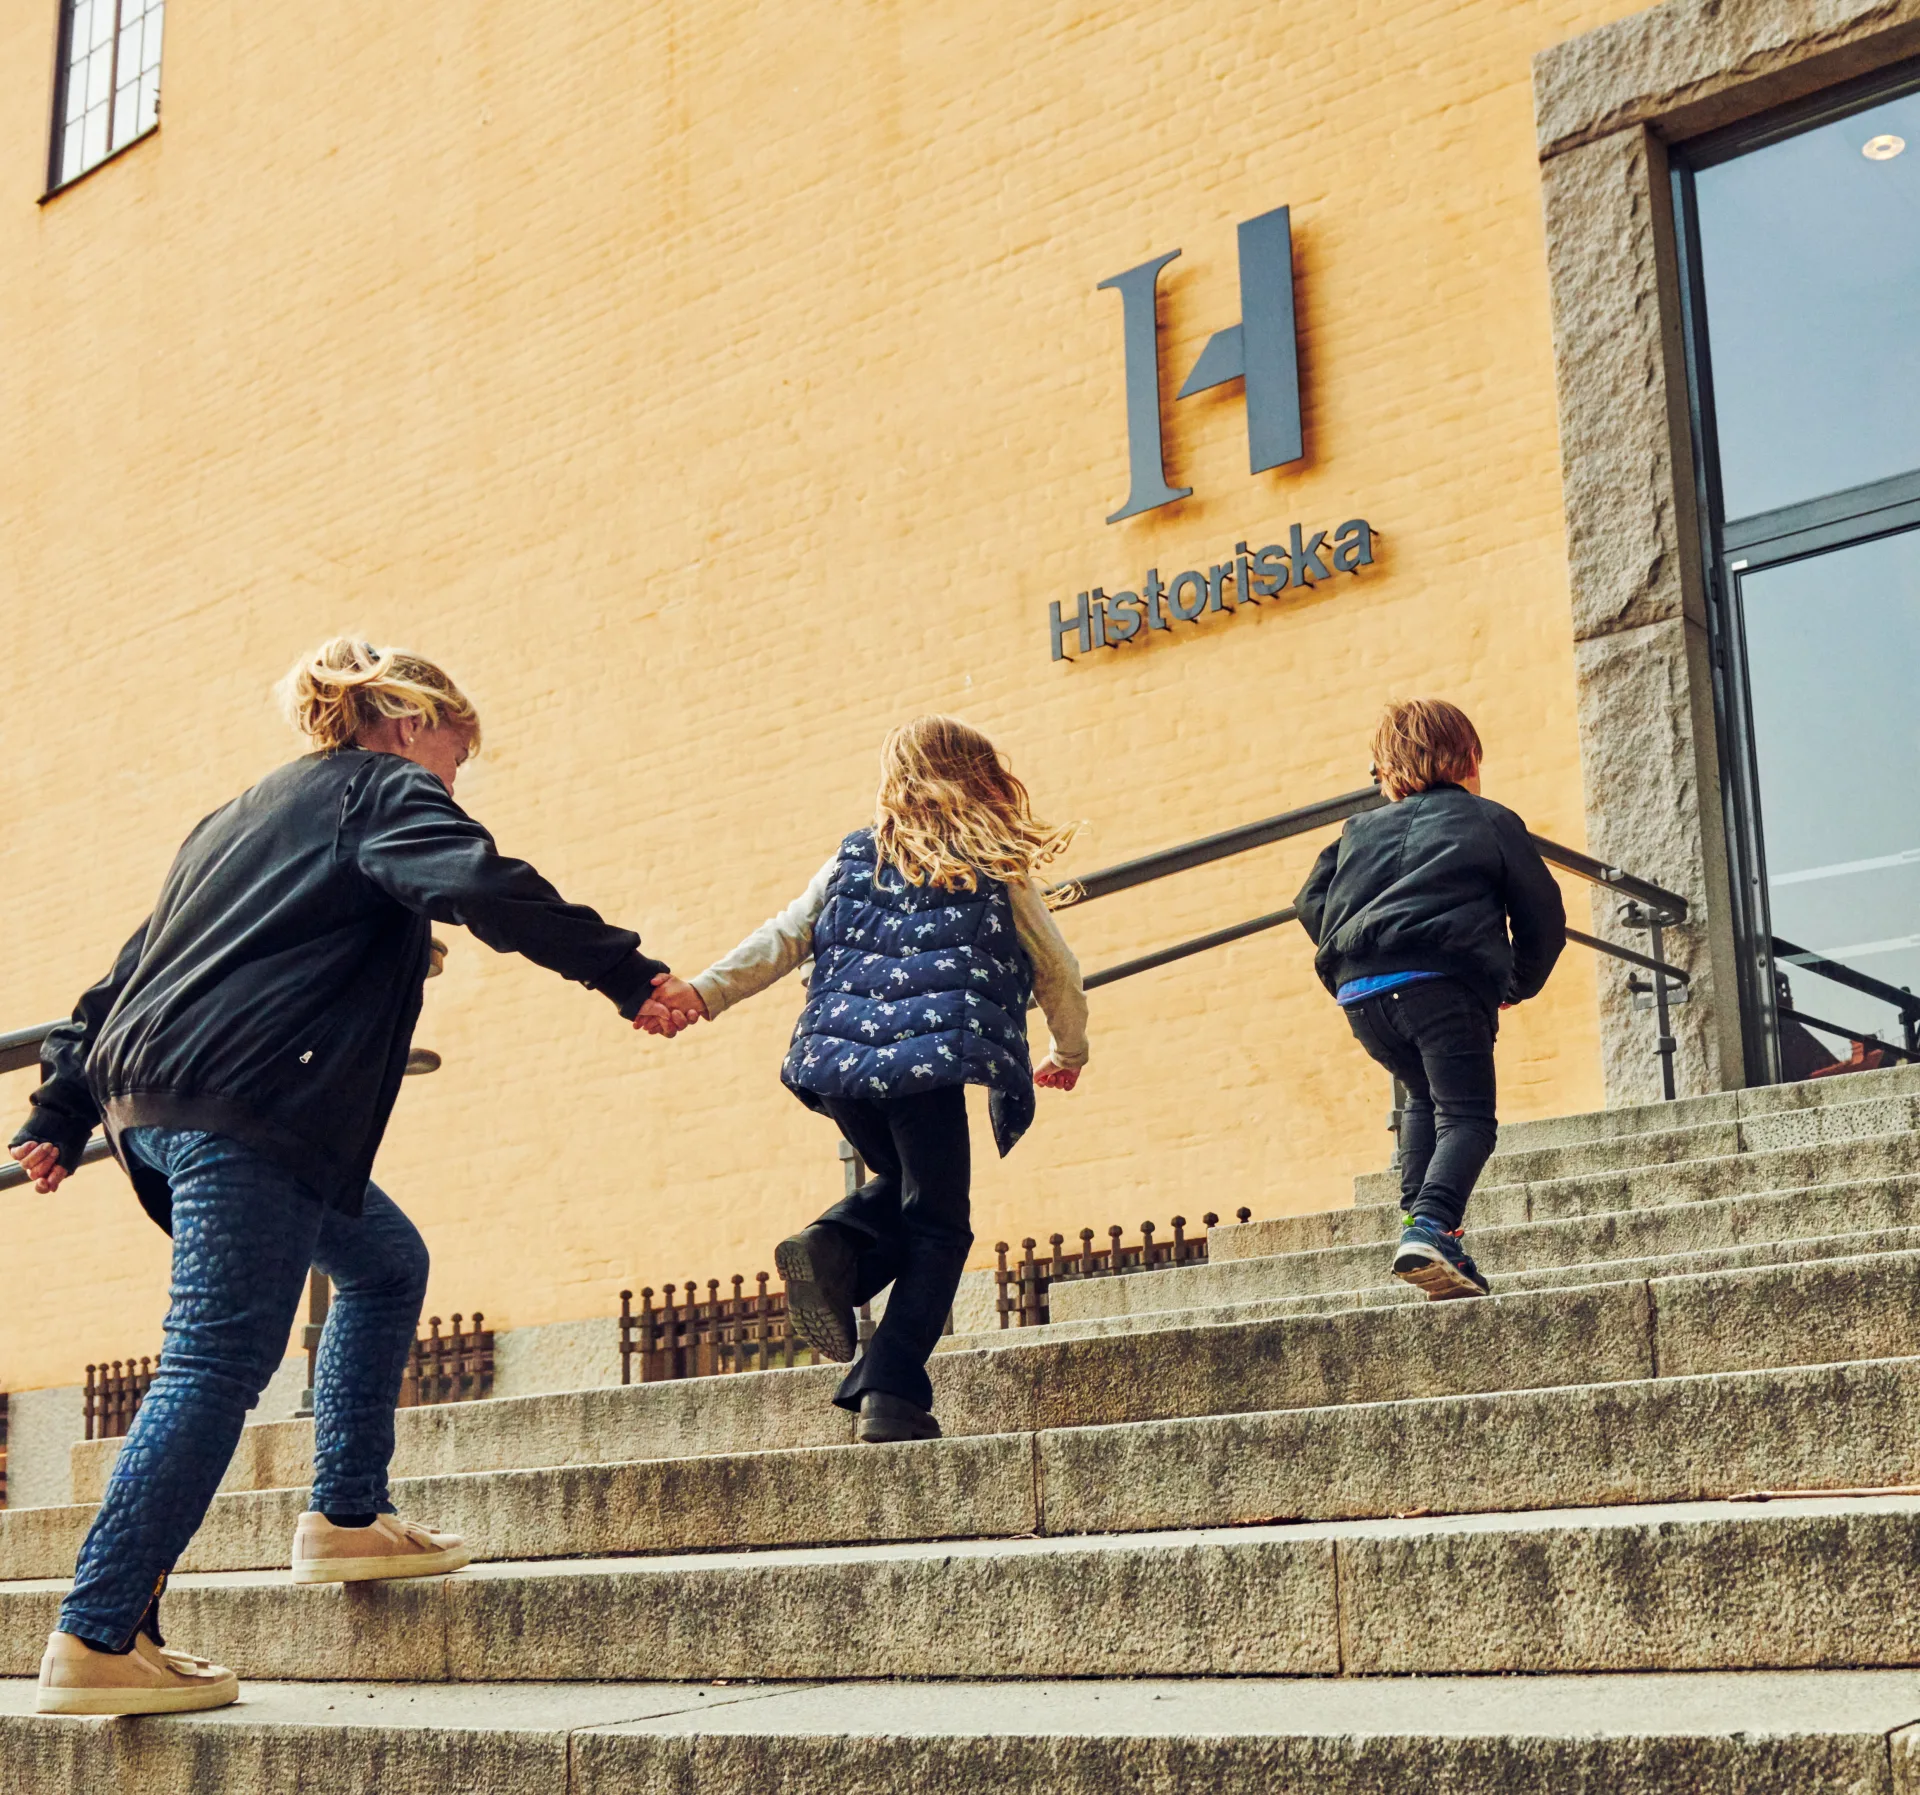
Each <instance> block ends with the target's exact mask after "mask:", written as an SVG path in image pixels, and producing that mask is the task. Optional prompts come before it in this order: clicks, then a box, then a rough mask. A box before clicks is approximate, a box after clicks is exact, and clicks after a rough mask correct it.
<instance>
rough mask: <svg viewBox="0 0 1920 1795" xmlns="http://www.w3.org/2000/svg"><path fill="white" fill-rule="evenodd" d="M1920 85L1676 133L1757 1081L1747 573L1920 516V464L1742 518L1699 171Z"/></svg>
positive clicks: (1838, 90)
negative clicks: (1723, 455) (1724, 408)
mask: <svg viewBox="0 0 1920 1795" xmlns="http://www.w3.org/2000/svg"><path fill="white" fill-rule="evenodd" d="M1914 92H1920V59H1915V60H1913V61H1910V62H1904V63H1899V64H1895V65H1894V66H1893V67H1891V68H1887V69H1881V70H1878V71H1876V72H1875V73H1873V74H1871V75H1867V76H1863V77H1861V78H1860V79H1858V80H1854V81H1848V82H1844V83H1842V84H1840V85H1838V86H1836V87H1832V88H1828V89H1825V90H1823V91H1822V92H1820V93H1817V94H1814V95H1811V96H1809V97H1808V98H1807V99H1804V100H1801V101H1798V102H1796V103H1795V104H1793V105H1791V106H1786V107H1782V108H1780V109H1779V110H1778V111H1775V112H1770V113H1765V114H1762V115H1761V116H1759V117H1757V118H1753V119H1746V120H1742V121H1741V122H1740V123H1738V124H1736V125H1730V126H1728V127H1726V128H1725V129H1724V130H1720V131H1715V132H1711V133H1708V134H1707V135H1705V136H1702V137H1697V138H1694V139H1692V140H1690V141H1688V142H1686V143H1680V144H1675V145H1673V146H1672V147H1671V150H1670V153H1669V166H1670V180H1671V183H1672V198H1673V220H1674V237H1675V243H1674V249H1675V261H1676V267H1677V272H1678V276H1679V284H1680V335H1681V351H1682V357H1683V360H1684V362H1685V366H1686V377H1687V410H1688V422H1689V428H1690V433H1691V438H1692V450H1693V473H1694V486H1695V492H1694V498H1695V503H1696V507H1697V514H1698V516H1699V519H1700V532H1699V537H1698V540H1697V542H1696V544H1695V552H1697V554H1698V556H1699V560H1700V568H1699V571H1700V580H1701V591H1702V593H1703V594H1704V599H1705V609H1706V619H1705V621H1706V630H1707V643H1708V653H1709V657H1710V662H1711V666H1712V671H1713V708H1714V724H1715V728H1716V731H1717V733H1718V737H1719V750H1720V767H1721V780H1720V797H1721V805H1722V810H1723V818H1724V822H1725V827H1726V839H1727V855H1728V860H1729V865H1728V869H1727V870H1728V881H1727V885H1728V893H1729V897H1730V900H1731V908H1732V912H1733V914H1732V918H1731V921H1732V924H1733V934H1734V940H1735V943H1736V966H1735V970H1736V975H1737V980H1736V982H1737V986H1738V992H1739V1000H1740V1023H1741V1029H1740V1032H1741V1043H1742V1053H1743V1057H1744V1061H1745V1068H1744V1069H1745V1074H1746V1082H1747V1083H1748V1084H1749V1085H1756V1084H1778V1083H1779V1082H1780V1080H1781V1064H1780V1044H1779V1024H1780V1015H1779V1004H1778V998H1777V995H1776V990H1777V987H1776V978H1775V974H1776V970H1777V969H1776V967H1775V964H1774V954H1773V946H1772V943H1773V923H1772V913H1771V906H1770V904H1769V900H1768V894H1767V866H1766V844H1765V841H1764V839H1763V837H1762V831H1761V826H1760V792H1759V772H1758V767H1759V762H1758V756H1757V753H1756V751H1755V742H1754V732H1753V709H1752V694H1751V688H1750V684H1749V679H1748V669H1747V658H1746V618H1745V613H1744V610H1743V608H1742V604H1741V592H1740V576H1741V575H1742V574H1744V573H1758V572H1761V571H1763V570H1765V569H1767V568H1772V567H1778V566H1780V565H1782V564H1783V563H1785V562H1788V561H1796V560H1800V559H1803V558H1805V557H1806V556H1809V555H1816V554H1824V553H1826V552H1828V551H1830V550H1833V549H1837V548H1846V547H1851V546H1853V545H1854V544H1856V543H1861V542H1870V541H1872V540H1874V539H1875V538H1877V537H1882V536H1891V535H1897V534H1899V533H1901V532H1902V531H1904V530H1908V529H1912V528H1914V527H1915V526H1916V525H1920V469H1915V470H1913V471H1911V472H1908V473H1903V474H1897V475H1893V476H1891V477H1889V478H1887V479H1884V480H1877V481H1873V482H1871V483H1869V484H1868V485H1865V486H1857V487H1852V488H1848V489H1846V490H1844V491H1841V492H1836V493H1827V494H1824V495H1822V496H1820V497H1818V498H1814V499H1809V500H1805V501H1802V502H1800V503H1797V504H1794V505H1788V506H1784V507H1782V508H1780V509H1779V510H1775V511H1769V512H1763V513H1758V514H1756V515H1753V516H1749V517H1741V518H1731V519H1730V518H1728V516H1727V515H1726V509H1725V506H1724V503H1723V501H1722V493H1721V487H1720V445H1719V437H1718V429H1717V424H1716V421H1715V410H1714V397H1713V359H1712V346H1711V343H1710V341H1709V337H1708V329H1707V306H1706V292H1705V284H1704V282H1703V280H1702V277H1701V251H1700V227H1699V206H1698V196H1697V194H1696V191H1695V186H1694V177H1695V175H1696V173H1697V172H1698V171H1699V170H1702V169H1706V168H1712V167H1714V166H1716V165H1717V164H1720V163H1723V162H1730V161H1732V160H1734V159H1735V158H1736V157H1739V156H1744V155H1749V154H1751V153H1752V152H1753V151H1755V150H1761V149H1765V148H1767V147H1768V146H1770V145H1772V144H1775V143H1780V142H1783V141H1784V140H1785V139H1787V138H1789V137H1795V136H1798V135H1799V134H1800V133H1801V132H1803V131H1809V130H1813V129H1816V128H1817V127H1819V126H1821V125H1825V124H1831V123H1833V122H1834V121H1836V120H1838V119H1842V118H1846V117H1848V116H1850V115H1851V114H1853V113H1856V112H1862V111H1865V110H1866V109H1867V108H1868V107H1870V106H1872V105H1875V104H1879V103H1881V102H1883V101H1886V100H1892V99H1900V98H1903V97H1904V96H1905V95H1907V94H1910V93H1914Z"/></svg>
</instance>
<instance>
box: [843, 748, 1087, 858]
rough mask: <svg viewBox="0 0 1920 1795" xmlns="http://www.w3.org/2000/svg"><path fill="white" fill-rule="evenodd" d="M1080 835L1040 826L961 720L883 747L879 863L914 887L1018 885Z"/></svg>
mask: <svg viewBox="0 0 1920 1795" xmlns="http://www.w3.org/2000/svg"><path fill="white" fill-rule="evenodd" d="M1078 828H1079V825H1078V824H1071V825H1069V826H1067V827H1066V828H1055V827H1054V826H1053V825H1051V824H1049V823H1043V822H1040V821H1039V820H1037V819H1036V818H1035V816H1034V814H1033V807H1032V804H1031V803H1030V802H1029V800H1028V797H1027V788H1026V787H1025V786H1024V785H1022V784H1021V783H1020V781H1019V780H1018V779H1016V778H1015V777H1014V776H1013V774H1012V773H1011V772H1009V771H1008V770H1007V767H1006V764H1005V763H1004V762H1003V761H1002V760H1001V758H1000V754H999V751H998V750H997V749H996V748H995V747H994V745H993V744H992V743H991V742H990V741H988V740H987V738H986V737H985V736H984V735H982V734H981V733H980V731H979V730H977V729H975V728H973V727H972V726H971V725H970V724H966V723H962V722H961V721H960V720H959V719H958V718H957V717H916V718H914V720H913V721H912V722H911V723H903V724H901V725H900V727H899V728H898V729H895V730H893V731H892V732H891V733H890V734H889V735H888V737H887V739H886V741H885V742H884V743H882V744H881V748H880V792H879V796H878V797H877V798H876V799H875V801H874V816H873V840H874V857H875V859H876V861H877V862H878V864H879V865H881V866H892V867H894V868H896V869H897V870H898V872H899V874H900V876H901V877H902V878H903V879H905V880H906V882H907V883H908V884H909V885H930V886H933V887H934V888H936V889H938V890H941V891H973V890H975V889H977V887H978V885H979V883H980V880H981V879H982V878H988V879H997V880H999V881H1000V882H1001V883H1003V884H1013V883H1016V882H1018V881H1020V880H1022V879H1026V878H1029V877H1030V876H1031V875H1032V874H1033V872H1034V871H1035V870H1036V869H1037V868H1039V867H1041V866H1044V865H1045V864H1046V863H1047V862H1048V861H1049V860H1051V859H1053V858H1054V857H1055V856H1056V855H1057V854H1060V853H1061V852H1063V851H1064V850H1065V848H1066V846H1067V844H1068V843H1069V842H1070V841H1072V840H1073V838H1074V835H1075V834H1076V832H1077V831H1078Z"/></svg>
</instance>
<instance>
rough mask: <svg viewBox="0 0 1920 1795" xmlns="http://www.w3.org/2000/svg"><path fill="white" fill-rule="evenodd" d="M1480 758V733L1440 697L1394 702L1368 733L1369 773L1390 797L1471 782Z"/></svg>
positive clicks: (1457, 710) (1482, 751)
mask: <svg viewBox="0 0 1920 1795" xmlns="http://www.w3.org/2000/svg"><path fill="white" fill-rule="evenodd" d="M1483 756H1484V750H1483V749H1482V748H1481V746H1480V732H1479V731H1478V730H1477V729H1475V728H1474V726H1473V721H1472V719H1471V718H1470V717H1468V715H1467V713H1466V712H1465V711H1463V710H1462V709H1461V708H1460V707H1459V706H1458V705H1457V704H1449V703H1448V702H1447V701H1446V700H1445V699H1444V698H1396V699H1394V700H1392V701H1391V702H1390V703H1389V704H1388V705H1387V708H1386V709H1385V710H1383V711H1382V712H1381V713H1380V721H1379V723H1378V724H1377V725H1376V726H1375V727H1374V731H1373V772H1374V777H1375V778H1376V779H1378V780H1379V781H1380V784H1381V786H1382V787H1383V788H1384V789H1385V791H1386V793H1387V796H1388V797H1390V798H1404V797H1406V796H1407V794H1408V793H1409V792H1423V791H1426V790H1427V789H1428V787H1430V786H1435V785H1458V784H1460V783H1461V781H1462V780H1465V779H1471V778H1472V777H1473V771H1474V769H1475V768H1476V767H1477V766H1479V764H1480V762H1481V760H1482V758H1483Z"/></svg>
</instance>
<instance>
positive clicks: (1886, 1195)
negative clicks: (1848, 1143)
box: [1048, 1178, 1920, 1322]
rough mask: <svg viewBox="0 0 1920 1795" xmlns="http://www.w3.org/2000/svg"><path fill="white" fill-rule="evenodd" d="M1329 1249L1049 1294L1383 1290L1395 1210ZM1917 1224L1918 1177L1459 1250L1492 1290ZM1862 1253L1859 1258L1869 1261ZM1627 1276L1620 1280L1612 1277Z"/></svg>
mask: <svg viewBox="0 0 1920 1795" xmlns="http://www.w3.org/2000/svg"><path fill="white" fill-rule="evenodd" d="M1350 1213H1351V1215H1352V1217H1353V1220H1352V1221H1351V1223H1350V1224H1349V1226H1348V1227H1347V1229H1346V1230H1345V1232H1346V1233H1347V1234H1348V1235H1349V1236H1350V1237H1351V1238H1350V1239H1349V1240H1348V1241H1346V1242H1343V1243H1342V1244H1340V1245H1338V1246H1327V1247H1320V1248H1317V1249H1306V1250H1296V1251H1292V1252H1285V1253H1276V1254H1274V1255H1272V1256H1271V1257H1269V1258H1264V1259H1226V1260H1221V1261H1219V1262H1218V1263H1214V1262H1210V1261H1209V1262H1203V1263H1200V1264H1197V1265H1182V1266H1170V1267H1168V1268H1166V1269H1164V1270H1161V1271H1152V1272H1133V1273H1129V1274H1128V1275H1126V1276H1125V1277H1118V1278H1081V1279H1074V1280H1071V1281H1069V1282H1065V1283H1056V1284H1054V1285H1053V1286H1052V1287H1051V1288H1050V1289H1049V1291H1048V1303H1049V1307H1050V1312H1051V1314H1052V1316H1053V1317H1054V1318H1055V1319H1056V1320H1058V1321H1063V1322H1064V1321H1085V1320H1090V1319H1092V1318H1094V1317H1096V1316H1102V1315H1118V1314H1127V1313H1134V1314H1141V1313H1148V1312H1153V1311H1167V1310H1179V1309H1197V1308H1202V1307H1206V1306H1209V1305H1216V1306H1217V1305H1220V1304H1230V1303H1245V1302H1253V1301H1257V1300H1260V1299H1263V1298H1269V1297H1289V1296H1313V1295H1331V1294H1334V1293H1337V1292H1342V1291H1349V1290H1374V1289H1378V1288H1379V1287H1380V1286H1381V1285H1382V1284H1385V1283H1389V1282H1391V1281H1392V1258H1393V1247H1392V1243H1393V1242H1395V1241H1397V1240H1398V1239H1399V1237H1400V1215H1399V1212H1398V1210H1397V1209H1395V1210H1381V1209H1374V1210H1354V1211H1352V1212H1350ZM1916 1226H1920V1178H1901V1179H1879V1180H1865V1181H1859V1182H1855V1183H1851V1184H1840V1185H1831V1186H1826V1187H1823V1188H1817V1189H1813V1190H1792V1191H1773V1192H1766V1193H1763V1194H1760V1195H1755V1196H1739V1197H1719V1198H1705V1199H1701V1200H1699V1201H1696V1202H1683V1203H1669V1204H1665V1205H1663V1206H1661V1207H1659V1208H1653V1209H1637V1208H1636V1209H1608V1210H1602V1211H1599V1212H1597V1213H1595V1214H1591V1215H1580V1216H1568V1217H1560V1218H1555V1219H1552V1220H1545V1221H1523V1222H1516V1223H1510V1224H1507V1225H1505V1226H1488V1225H1483V1224H1480V1223H1476V1225H1474V1226H1473V1227H1471V1228H1470V1229H1469V1230H1468V1235H1467V1245H1468V1247H1469V1249H1470V1250H1471V1252H1472V1253H1473V1256H1474V1258H1475V1260H1476V1261H1477V1262H1478V1263H1479V1266H1480V1269H1481V1270H1482V1271H1483V1272H1485V1273H1486V1274H1487V1277H1488V1279H1489V1280H1490V1282H1491V1283H1492V1284H1493V1287H1494V1289H1495V1290H1496V1291H1499V1290H1504V1289H1509V1288H1513V1287H1514V1286H1513V1284H1512V1280H1513V1279H1514V1278H1515V1277H1516V1276H1519V1275H1522V1274H1530V1275H1532V1277H1533V1281H1534V1282H1535V1283H1538V1282H1540V1281H1541V1280H1542V1279H1545V1280H1546V1281H1548V1282H1558V1281H1559V1280H1558V1279H1557V1278H1553V1277H1552V1276H1551V1274H1552V1273H1554V1272H1557V1271H1559V1270H1563V1269H1565V1270H1584V1269H1587V1268H1589V1267H1592V1266H1595V1265H1600V1266H1605V1265H1606V1264H1608V1263H1610V1262H1615V1261H1644V1260H1649V1259H1656V1258H1663V1257H1667V1256H1669V1255H1675V1254H1685V1253H1695V1252H1708V1251H1717V1250H1721V1249H1725V1248H1733V1247H1755V1248H1760V1249H1762V1250H1764V1248H1765V1247H1767V1246H1769V1245H1780V1246H1782V1247H1785V1246H1788V1245H1790V1244H1791V1243H1793V1242H1794V1241H1796V1240H1804V1239H1814V1238H1818V1237H1822V1236H1825V1237H1829V1238H1832V1237H1835V1236H1846V1235H1862V1236H1869V1237H1875V1238H1878V1237H1882V1236H1884V1237H1886V1238H1887V1239H1888V1240H1889V1241H1897V1242H1898V1243H1899V1244H1900V1245H1902V1246H1907V1247H1911V1246H1912V1245H1914V1244H1915V1243H1914V1242H1913V1241H1910V1240H1905V1239H1903V1238H1901V1237H1902V1236H1903V1235H1904V1233H1905V1231H1906V1230H1908V1229H1911V1228H1914V1227H1916ZM1867 1250H1871V1249H1868V1248H1864V1247H1862V1248H1859V1249H1856V1251H1867ZM1621 1275H1626V1274H1621Z"/></svg>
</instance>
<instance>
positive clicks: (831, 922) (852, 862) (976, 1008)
mask: <svg viewBox="0 0 1920 1795" xmlns="http://www.w3.org/2000/svg"><path fill="white" fill-rule="evenodd" d="M1032 994H1033V967H1032V965H1031V964H1030V963H1029V962H1028V959H1027V954H1026V949H1025V948H1023V947H1022V946H1021V945H1020V938H1019V936H1018V934H1017V933H1016V932H1015V929H1014V922H1013V900H1012V899H1011V898H1010V897H1009V896H1008V894H1007V888H1006V886H1004V885H1002V884H1000V883H999V882H998V881H997V880H992V879H982V880H981V881H980V886H979V889H978V890H977V891H937V890H934V889H933V888H932V887H929V886H924V885H909V884H908V883H907V882H906V880H904V879H903V878H902V877H901V876H900V872H899V869H898V868H897V867H891V866H890V867H887V868H885V869H883V870H881V871H879V872H876V871H875V867H874V848H873V831H872V830H871V829H861V830H859V831H857V832H856V833H854V834H852V835H849V836H848V837H847V839H846V840H845V841H843V842H842V843H841V844H840V863H839V865H838V866H837V867H835V869H834V872H833V877H832V879H831V881H830V882H829V884H828V886H827V901H826V903H825V905H824V906H823V907H822V909H821V911H820V916H819V920H818V921H817V922H815V924H814V926H813V977H812V979H811V980H810V981H809V983H808V986H807V1002H806V1007H805V1008H804V1009H803V1010H801V1012H800V1020H799V1022H798V1023H797V1024H795V1026H794V1031H793V1045H792V1046H791V1047H790V1048H789V1049H788V1050H787V1058H786V1063H785V1065H784V1066H782V1068H781V1072H780V1076H781V1078H782V1079H783V1080H784V1082H785V1083H786V1086H787V1088H788V1089H789V1090H790V1091H792V1092H793V1094H794V1095H795V1096H796V1097H798V1098H799V1099H800V1101H801V1102H802V1103H804V1104H806V1105H807V1106H808V1107H809V1108H810V1109H819V1108H820V1107H821V1105H820V1099H821V1098H822V1097H904V1096H907V1095H909V1094H911V1093H912V1092H914V1091H934V1090H938V1089H939V1088H940V1087H941V1086H942V1085H955V1084H981V1085H985V1086H986V1087H987V1088H988V1090H989V1091H990V1092H991V1093H992V1095H991V1097H990V1099H989V1103H988V1109H989V1113H990V1114H991V1115H992V1118H993V1138H994V1142H995V1144H996V1145H997V1146H998V1147H999V1149H1000V1151H1001V1153H1002V1154H1005V1153H1007V1152H1008V1151H1010V1150H1011V1148H1012V1146H1013V1144H1014V1142H1015V1141H1017V1140H1018V1139H1019V1138H1020V1137H1021V1135H1023V1134H1025V1133H1026V1131H1027V1126H1028V1124H1029V1123H1031V1122H1032V1120H1033V1070H1032V1067H1031V1066H1030V1065H1029V1064H1028V1061H1027V1001H1028V999H1029V998H1030V997H1031V996H1032Z"/></svg>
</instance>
